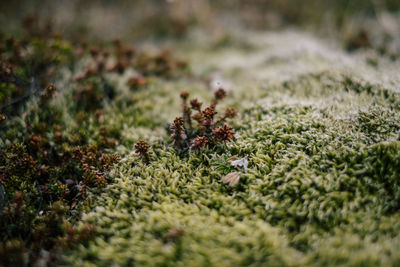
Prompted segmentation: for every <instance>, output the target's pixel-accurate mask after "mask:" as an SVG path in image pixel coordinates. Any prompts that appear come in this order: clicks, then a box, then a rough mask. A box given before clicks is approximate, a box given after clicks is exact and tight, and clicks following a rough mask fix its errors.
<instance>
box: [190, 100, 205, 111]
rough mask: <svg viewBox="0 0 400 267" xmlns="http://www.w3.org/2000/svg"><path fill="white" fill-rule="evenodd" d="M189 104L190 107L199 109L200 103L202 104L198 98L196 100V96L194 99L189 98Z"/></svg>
mask: <svg viewBox="0 0 400 267" xmlns="http://www.w3.org/2000/svg"><path fill="white" fill-rule="evenodd" d="M190 105H191V106H192V109H194V110H200V109H201V105H203V103H201V102H200V101H199V100H197V98H195V99H192V100H190Z"/></svg>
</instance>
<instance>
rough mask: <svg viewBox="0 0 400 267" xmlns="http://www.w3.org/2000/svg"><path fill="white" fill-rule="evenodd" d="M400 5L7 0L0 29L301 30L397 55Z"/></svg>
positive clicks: (103, 34)
mask: <svg viewBox="0 0 400 267" xmlns="http://www.w3.org/2000/svg"><path fill="white" fill-rule="evenodd" d="M399 10H400V1H399V0H352V1H348V0H324V1H322V0H217V1H216V0H114V1H106V0H86V1H80V0H11V1H7V0H2V1H0V30H1V31H2V32H6V33H15V34H18V33H19V32H20V31H21V21H22V22H23V21H24V18H26V16H27V15H30V16H32V15H35V16H37V17H38V18H39V20H38V21H40V22H41V23H43V22H46V23H47V24H48V25H49V26H51V27H52V28H53V29H57V31H58V32H59V33H61V34H63V35H64V36H65V37H67V38H69V39H72V40H74V39H76V40H82V39H90V40H111V39H115V38H120V39H122V40H124V41H135V42H139V41H140V40H152V41H154V40H161V41H162V40H166V39H170V40H171V39H172V38H175V39H185V38H188V37H190V36H191V35H193V34H195V33H196V32H198V31H199V30H200V31H202V32H203V33H206V34H207V36H217V37H216V38H218V40H219V42H221V43H222V44H223V43H224V42H229V41H230V36H229V34H228V33H231V32H235V31H243V30H249V29H250V30H257V31H264V30H281V29H285V28H300V29H301V30H305V31H309V32H312V33H313V34H318V35H320V36H323V37H328V38H330V37H333V38H335V39H337V40H339V41H341V42H342V43H343V45H344V47H345V48H346V49H347V50H349V51H353V50H355V49H357V48H360V47H372V48H375V49H376V50H378V51H380V53H381V54H387V55H389V56H392V57H396V55H398V54H399V51H400V45H399V43H400V41H399V38H400V37H399V36H400V26H399V25H400V19H399V18H400V15H399ZM23 23H25V24H32V23H34V22H32V19H31V20H29V19H25V22H23ZM26 26H27V25H25V27H26Z"/></svg>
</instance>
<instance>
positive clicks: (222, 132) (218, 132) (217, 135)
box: [211, 125, 235, 142]
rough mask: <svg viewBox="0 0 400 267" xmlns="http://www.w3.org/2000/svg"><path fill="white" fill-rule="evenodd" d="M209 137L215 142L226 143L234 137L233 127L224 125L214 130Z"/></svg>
mask: <svg viewBox="0 0 400 267" xmlns="http://www.w3.org/2000/svg"><path fill="white" fill-rule="evenodd" d="M211 135H212V137H213V138H214V139H215V140H216V141H221V142H228V141H231V140H232V139H233V138H234V137H235V136H234V135H235V132H234V130H233V127H231V126H228V125H224V126H220V127H218V128H216V129H214V130H213V131H212V134H211Z"/></svg>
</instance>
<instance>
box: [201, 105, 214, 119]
mask: <svg viewBox="0 0 400 267" xmlns="http://www.w3.org/2000/svg"><path fill="white" fill-rule="evenodd" d="M215 114H217V112H216V111H215V109H214V108H213V107H207V108H206V109H205V110H204V111H203V116H204V118H205V119H208V120H212V119H214V115H215Z"/></svg>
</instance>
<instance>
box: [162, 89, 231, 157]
mask: <svg viewBox="0 0 400 267" xmlns="http://www.w3.org/2000/svg"><path fill="white" fill-rule="evenodd" d="M225 96H226V91H225V90H224V89H223V88H220V89H218V90H217V91H216V92H215V93H214V99H213V101H212V102H211V104H210V106H208V107H206V108H205V109H203V110H202V109H201V107H202V105H203V103H202V102H200V101H199V100H197V99H192V100H190V101H188V98H189V93H188V92H186V91H183V92H181V94H180V97H181V99H182V117H177V118H175V120H174V121H173V122H172V123H171V124H170V125H169V127H168V130H169V133H170V136H171V139H172V140H173V145H174V146H175V148H176V149H177V150H178V151H179V152H181V153H184V152H187V151H189V150H191V151H197V150H201V149H204V148H205V147H206V146H209V147H213V146H215V145H217V144H218V143H226V142H230V141H232V140H233V139H234V138H235V132H234V130H233V127H232V126H229V125H227V124H225V123H226V120H227V119H229V118H233V117H235V116H236V114H237V112H236V110H235V109H233V108H227V109H226V111H225V113H224V115H223V116H221V117H219V118H216V115H217V111H216V106H217V105H218V103H219V101H221V100H222V99H223V98H224V97H225ZM192 112H194V113H195V114H193V115H192Z"/></svg>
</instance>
